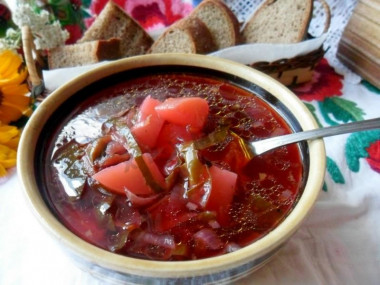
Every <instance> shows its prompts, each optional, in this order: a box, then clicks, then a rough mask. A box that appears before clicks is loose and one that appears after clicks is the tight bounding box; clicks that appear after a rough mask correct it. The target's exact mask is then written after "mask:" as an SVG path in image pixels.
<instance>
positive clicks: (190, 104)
mask: <svg viewBox="0 0 380 285" xmlns="http://www.w3.org/2000/svg"><path fill="white" fill-rule="evenodd" d="M155 109H156V111H157V113H158V115H159V116H160V117H161V118H162V119H164V120H166V121H168V122H170V123H173V124H177V125H181V126H190V129H191V130H193V129H194V130H199V129H201V128H202V127H203V125H204V123H205V122H206V119H207V116H208V113H209V106H208V103H207V101H206V100H205V99H202V98H199V97H188V98H187V97H186V98H168V99H166V100H165V101H164V102H163V103H161V104H160V105H159V106H157V107H156V108H155Z"/></svg>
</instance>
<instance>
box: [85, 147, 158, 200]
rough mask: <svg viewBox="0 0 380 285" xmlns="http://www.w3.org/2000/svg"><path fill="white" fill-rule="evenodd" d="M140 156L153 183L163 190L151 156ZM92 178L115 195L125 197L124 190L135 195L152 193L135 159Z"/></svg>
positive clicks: (146, 154) (108, 168)
mask: <svg viewBox="0 0 380 285" xmlns="http://www.w3.org/2000/svg"><path fill="white" fill-rule="evenodd" d="M142 156H143V159H144V161H145V163H146V165H147V167H148V168H149V170H150V173H151V174H152V176H153V178H154V180H155V182H156V183H158V184H159V185H160V186H162V187H163V188H165V179H164V177H163V176H162V174H161V172H160V171H159V169H158V167H157V165H156V164H155V162H154V161H153V159H152V156H151V155H150V154H149V153H144V154H143V155H142ZM92 178H94V179H95V180H97V181H98V182H99V183H100V184H102V185H103V186H104V187H106V188H107V189H108V190H110V191H111V192H114V193H116V194H122V195H126V192H125V189H128V190H129V191H130V192H132V193H133V194H135V195H151V194H153V193H154V192H153V190H152V189H151V187H149V185H148V184H147V182H146V180H145V177H144V175H143V173H142V172H141V170H140V168H139V167H138V165H137V163H136V160H135V159H130V160H128V161H124V162H121V163H119V164H117V165H114V166H110V167H107V168H104V169H103V170H101V171H99V172H97V173H95V174H94V175H93V176H92Z"/></svg>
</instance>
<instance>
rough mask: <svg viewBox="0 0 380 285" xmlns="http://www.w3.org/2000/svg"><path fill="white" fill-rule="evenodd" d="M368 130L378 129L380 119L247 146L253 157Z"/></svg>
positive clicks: (273, 138) (256, 142)
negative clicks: (278, 149) (277, 149)
mask: <svg viewBox="0 0 380 285" xmlns="http://www.w3.org/2000/svg"><path fill="white" fill-rule="evenodd" d="M369 129H380V118H375V119H370V120H363V121H359V122H354V123H348V124H342V125H338V126H332V127H326V128H320V129H314V130H309V131H304V132H298V133H292V134H288V135H282V136H277V137H272V138H268V139H264V140H259V141H254V142H249V143H247V146H248V148H249V150H250V151H251V152H252V154H253V155H254V156H255V155H260V154H263V153H265V152H267V151H269V150H272V149H275V148H278V147H280V146H284V145H288V144H291V143H296V142H300V141H304V140H309V139H318V138H322V137H330V136H335V135H340V134H346V133H352V132H357V131H364V130H369Z"/></svg>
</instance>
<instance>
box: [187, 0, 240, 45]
mask: <svg viewBox="0 0 380 285" xmlns="http://www.w3.org/2000/svg"><path fill="white" fill-rule="evenodd" d="M191 15H192V16H195V17H198V18H199V19H200V20H201V21H202V22H203V23H205V25H206V27H207V28H208V29H209V31H210V33H211V36H212V38H213V40H214V42H215V44H216V48H217V49H222V48H226V47H230V46H234V45H236V44H238V43H239V41H240V39H239V37H240V34H239V29H240V26H239V22H238V20H237V18H236V16H235V14H234V13H233V12H232V11H231V10H230V8H229V7H228V6H227V5H225V4H224V2H222V1H221V0H205V1H202V2H201V3H200V4H199V5H198V6H197V7H196V8H195V9H194V11H193V12H192V13H191Z"/></svg>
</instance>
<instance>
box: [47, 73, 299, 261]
mask: <svg viewBox="0 0 380 285" xmlns="http://www.w3.org/2000/svg"><path fill="white" fill-rule="evenodd" d="M148 95H150V96H151V97H153V98H155V99H158V100H160V101H164V100H165V99H166V98H168V97H181V96H184V97H201V98H205V99H206V100H207V101H208V103H209V106H210V113H209V116H208V119H207V121H206V124H205V127H204V128H203V129H202V130H201V131H200V133H198V134H196V136H197V137H198V136H205V135H207V134H209V133H211V132H213V131H214V130H215V129H216V128H218V126H220V124H223V125H228V126H230V129H229V130H230V131H231V132H233V133H235V134H237V135H238V136H239V137H241V138H242V139H244V140H247V141H248V140H257V139H260V138H266V137H270V136H274V135H279V134H285V133H289V132H290V129H289V127H288V126H287V124H286V123H285V121H284V120H283V119H282V118H281V117H280V116H279V115H278V114H277V113H276V112H275V111H274V110H273V109H272V108H271V107H270V106H269V105H268V104H267V103H265V102H264V101H262V100H261V99H260V98H258V97H256V96H252V94H251V93H249V92H248V91H245V90H243V89H241V88H238V87H235V86H233V85H231V84H229V83H227V82H222V81H219V80H215V79H212V78H203V77H197V76H193V75H186V74H172V75H154V76H147V77H143V78H139V79H134V80H129V81H125V82H123V83H119V84H117V85H116V86H113V87H109V88H107V89H105V90H102V91H99V92H98V94H95V95H94V97H93V99H91V100H87V101H86V102H85V103H83V106H82V107H81V110H82V111H80V113H79V114H75V115H74V116H73V117H72V118H71V119H70V120H69V121H68V122H67V123H65V125H62V126H60V127H59V129H58V131H57V133H56V137H55V140H54V141H53V142H52V143H51V145H50V161H49V163H47V164H46V168H45V174H46V177H47V178H46V180H47V181H49V185H48V186H47V188H48V196H49V197H48V199H49V200H50V202H51V204H52V205H53V207H54V210H55V211H56V214H57V216H58V217H59V218H60V220H61V222H62V223H63V224H64V225H65V226H66V227H67V228H69V229H70V230H71V231H72V232H74V233H75V234H76V235H78V236H79V237H81V238H82V239H84V240H86V241H88V242H90V243H92V244H94V245H96V246H98V247H101V248H104V249H106V250H109V251H113V252H116V253H118V254H122V255H127V256H132V257H137V258H144V259H153V260H191V259H199V258H207V257H211V256H216V255H220V254H224V253H228V252H231V251H234V250H237V249H239V248H241V247H244V246H246V245H248V244H250V243H252V242H254V241H255V240H257V239H259V238H261V237H263V236H264V235H265V234H267V233H268V232H270V231H271V230H272V229H273V228H275V227H276V226H277V225H278V224H279V223H280V222H281V221H282V220H283V219H284V218H285V217H286V216H287V215H288V214H289V212H290V211H291V209H292V208H293V206H294V204H295V203H296V201H297V198H298V197H299V194H300V191H301V190H300V187H301V180H302V173H303V166H302V162H301V158H300V154H299V150H298V147H297V146H295V145H291V146H287V147H282V148H279V149H277V150H275V151H272V152H269V153H267V154H265V155H262V156H258V157H255V158H253V159H252V160H251V161H249V162H247V161H246V158H245V157H244V154H243V153H242V152H241V151H240V149H239V147H238V143H237V141H236V140H234V137H231V136H229V137H228V138H227V139H226V140H224V141H223V142H221V143H218V144H216V145H213V146H211V147H209V148H206V149H203V150H200V151H199V152H198V155H199V158H200V161H201V162H202V163H203V164H205V165H208V166H211V165H216V166H218V167H220V168H222V169H226V170H229V171H232V172H234V173H236V174H237V177H238V178H237V182H236V188H235V192H234V196H233V200H232V202H231V204H229V205H226V207H225V209H224V210H221V212H222V215H223V218H220V217H218V216H217V214H216V213H215V212H213V211H207V210H206V209H204V208H202V206H201V205H199V204H197V203H196V202H194V199H190V198H189V196H190V195H188V193H187V192H186V191H187V188H186V181H185V180H183V179H182V180H181V179H177V180H175V182H173V183H172V186H171V187H170V189H167V190H165V191H164V192H161V193H158V194H155V196H154V197H153V199H152V201H151V202H147V203H146V204H144V203H145V202H146V201H144V203H143V205H140V204H139V203H137V204H136V203H135V202H133V201H131V199H129V198H128V197H126V196H125V195H117V194H114V193H112V192H110V191H108V190H107V189H105V188H104V187H102V186H100V185H99V184H97V183H96V181H94V180H93V179H92V178H91V175H92V174H94V173H95V172H96V171H98V170H99V168H101V166H99V165H98V166H97V165H95V166H92V167H91V166H88V164H86V162H84V161H85V160H86V156H88V151H87V150H88V146H89V145H91V144H93V142H94V140H96V139H97V138H98V137H102V136H104V132H105V131H104V129H105V125H106V122H107V121H108V120H109V117H110V116H115V114H119V115H118V118H120V117H126V118H127V120H128V116H131V115H130V114H131V112H132V111H131V110H133V108H136V107H138V106H139V105H140V104H141V102H142V101H143V100H144V98H145V97H146V96H148ZM128 110H129V111H128ZM169 134H170V135H175V132H172V133H169ZM167 141H169V140H167ZM158 144H159V145H160V151H157V149H155V150H148V151H147V152H149V151H150V152H151V153H152V157H153V159H154V160H155V162H156V163H157V165H158V166H159V168H160V170H161V171H162V174H163V176H164V177H166V178H167V177H168V173H167V172H168V171H166V172H165V167H167V166H168V165H170V163H169V160H170V158H172V151H173V149H174V147H173V145H171V144H170V142H163V141H159V142H158ZM177 144H178V142H177ZM124 154H125V153H124V151H123V150H122V149H121V150H120V153H118V155H120V156H123V155H124ZM126 157H127V156H126ZM126 157H124V158H125V159H127V158H126ZM118 158H120V157H119V156H118ZM121 159H123V158H121ZM110 163H111V164H112V162H110ZM73 178H74V179H73ZM73 181H74V182H73ZM78 185H79V186H78ZM140 198H144V199H145V198H147V197H140ZM148 198H149V197H148ZM223 211H224V212H223Z"/></svg>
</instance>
